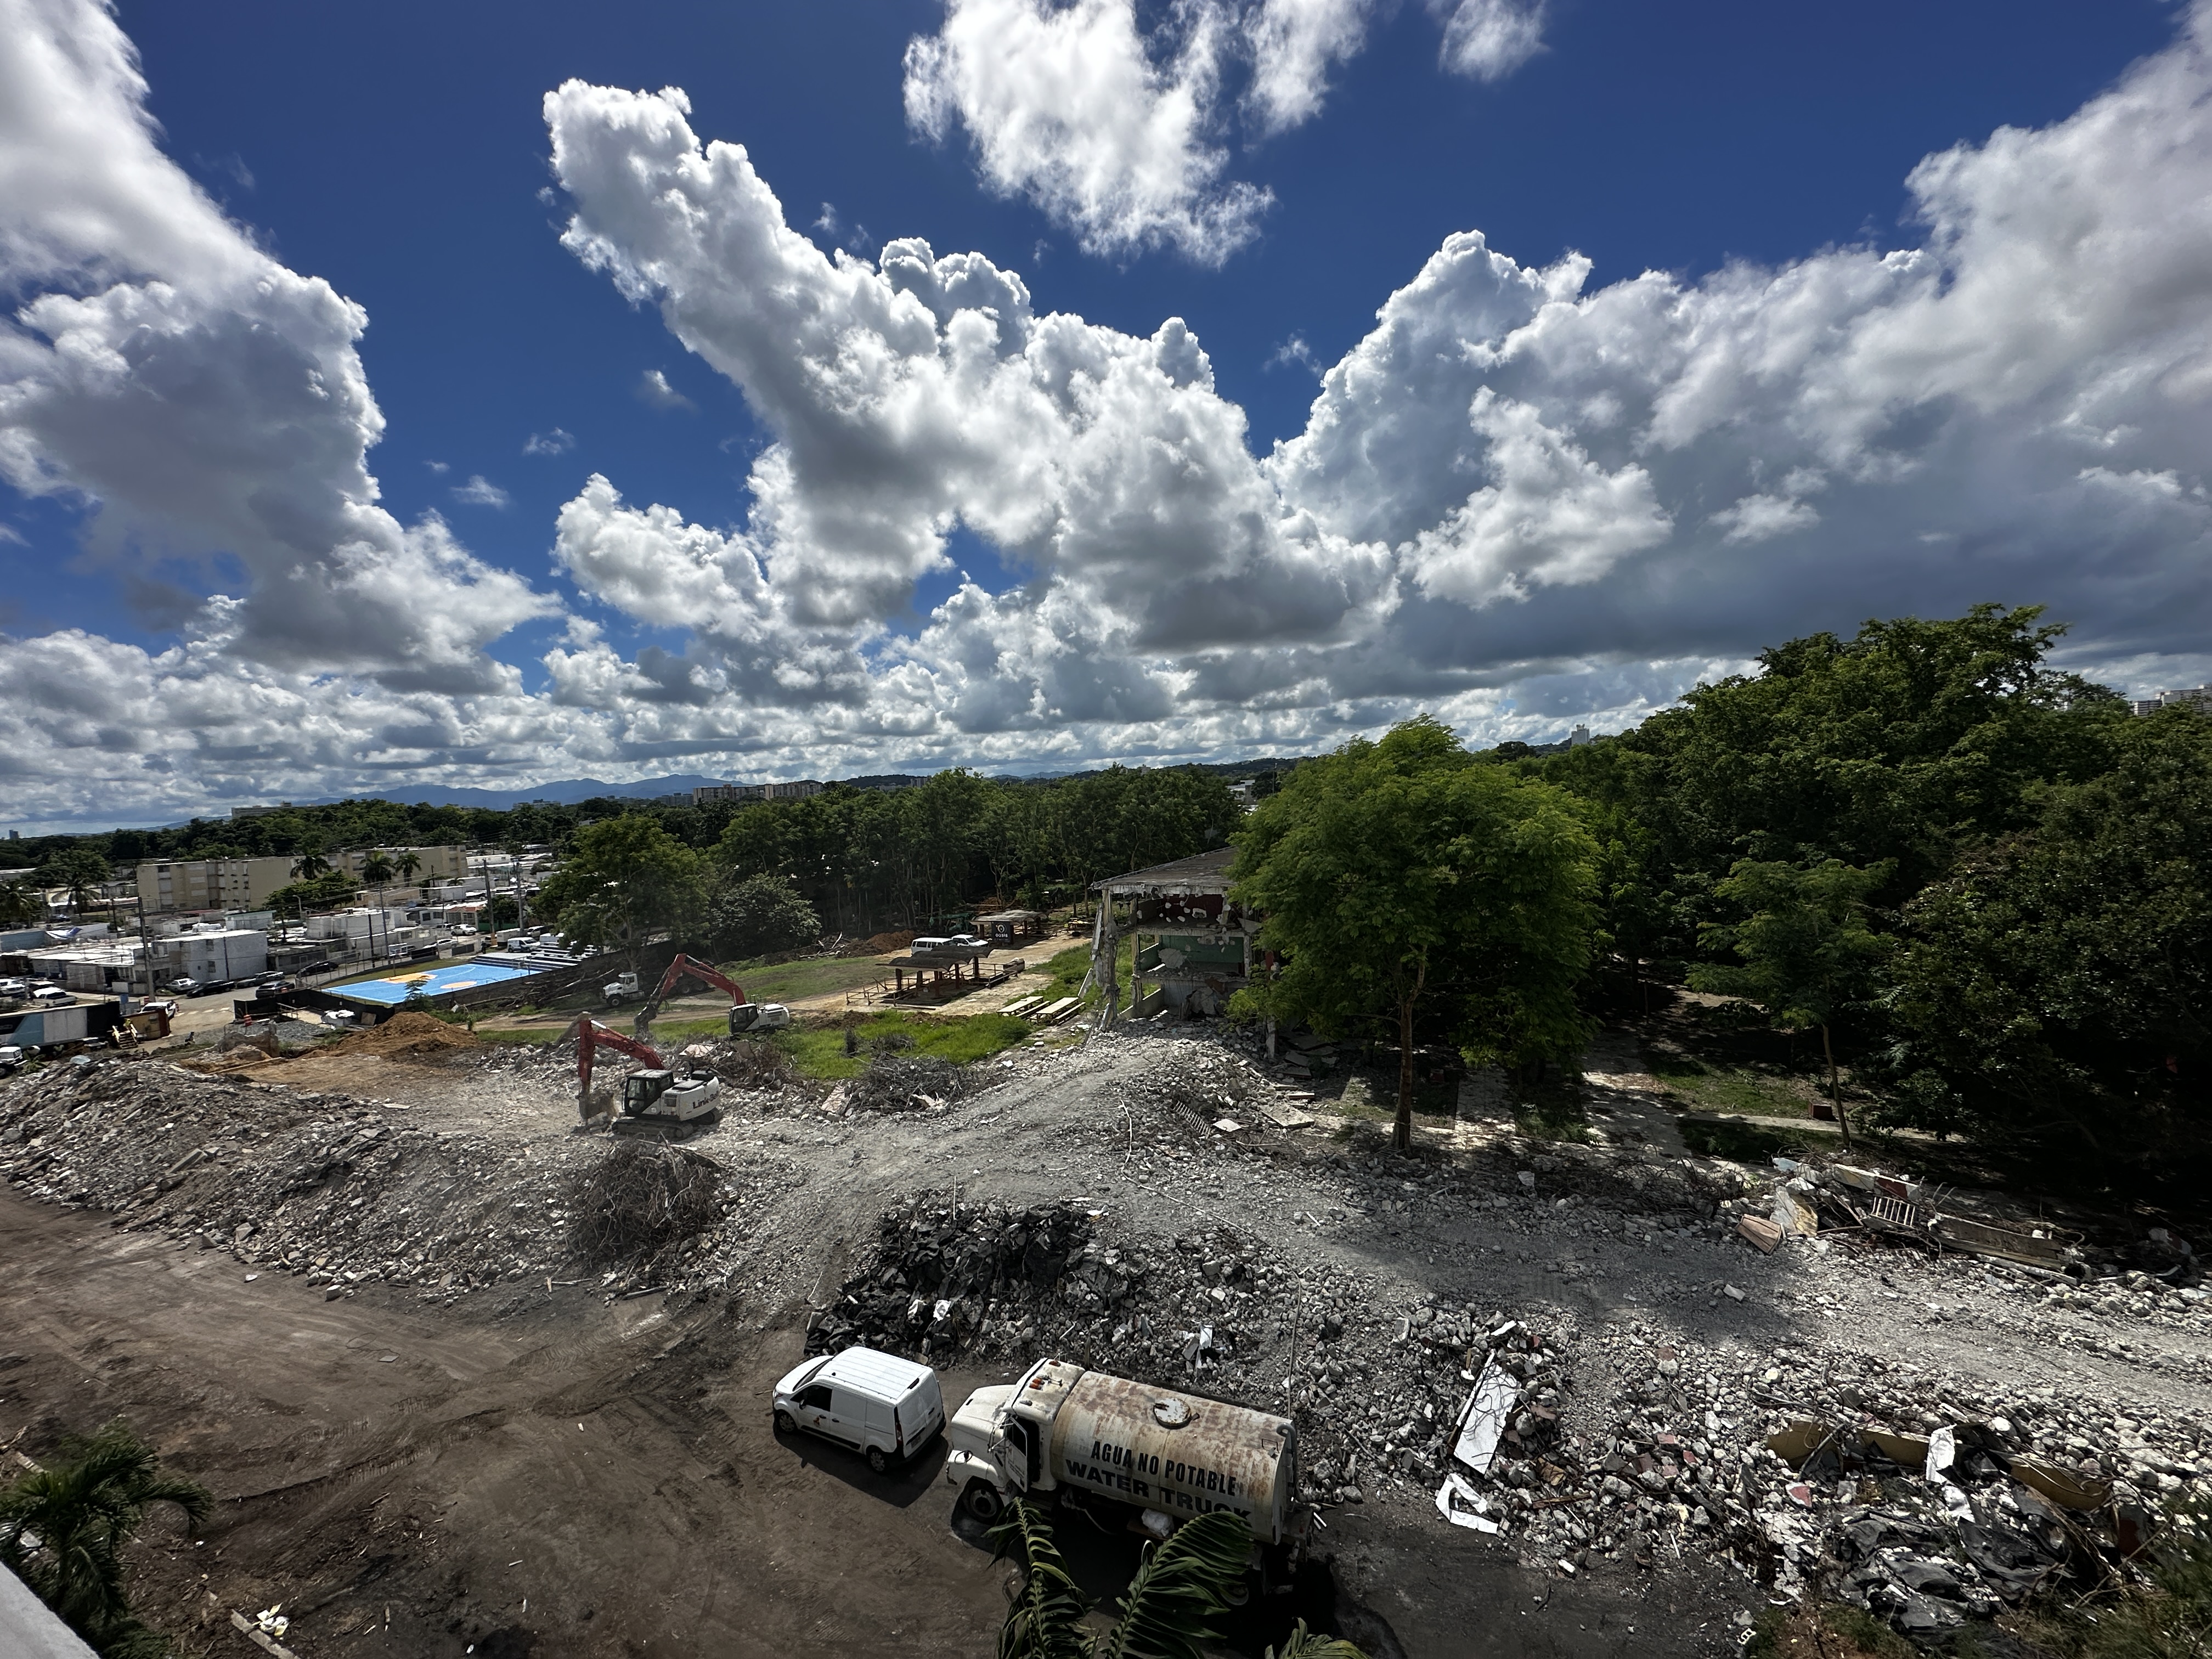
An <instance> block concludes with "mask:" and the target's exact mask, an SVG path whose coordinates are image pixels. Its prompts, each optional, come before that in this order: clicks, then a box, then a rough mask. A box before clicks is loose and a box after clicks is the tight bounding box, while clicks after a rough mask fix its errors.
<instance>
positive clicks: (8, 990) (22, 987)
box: [0, 979, 31, 997]
mask: <svg viewBox="0 0 2212 1659" xmlns="http://www.w3.org/2000/svg"><path fill="white" fill-rule="evenodd" d="M30 994H31V987H30V986H29V985H28V984H27V983H26V982H25V981H22V980H20V979H0V997H27V996H28V995H30Z"/></svg>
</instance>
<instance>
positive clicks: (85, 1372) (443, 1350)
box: [0, 1193, 1004, 1656]
mask: <svg viewBox="0 0 2212 1659" xmlns="http://www.w3.org/2000/svg"><path fill="white" fill-rule="evenodd" d="M0 1259H4V1260H5V1261H6V1262H7V1263H8V1267H7V1270H6V1271H7V1291H6V1294H5V1297H4V1309H5V1317H4V1321H0V1322H4V1324H5V1327H6V1330H7V1334H6V1335H5V1336H4V1337H0V1342H3V1343H4V1344H5V1352H0V1422H5V1423H6V1424H7V1425H8V1427H7V1430H6V1432H7V1433H8V1434H9V1435H11V1436H12V1435H14V1434H15V1433H17V1432H18V1431H21V1430H26V1429H27V1430H28V1431H29V1432H28V1434H27V1437H26V1438H27V1441H28V1442H29V1443H33V1444H40V1443H45V1442H46V1441H48V1440H49V1439H50V1438H51V1436H52V1432H53V1431H55V1430H56V1429H58V1428H61V1427H70V1428H76V1427H83V1426H88V1425H92V1424H94V1423H97V1422H99V1421H100V1420H103V1419H106V1418H107V1417H109V1416H112V1415H114V1414H117V1413H122V1414H125V1415H127V1416H129V1417H130V1418H131V1419H132V1421H133V1422H135V1423H136V1424H137V1425H138V1426H139V1427H140V1429H141V1430H142V1431H143V1432H145V1433H146V1434H147V1435H149V1437H151V1438H152V1439H153V1440H154V1441H155V1443H157V1444H158V1445H159V1446H160V1447H161V1449H162V1451H163V1453H164V1454H165V1455H166V1456H167V1457H168V1458H169V1459H170V1461H171V1462H173V1464H174V1465H175V1466H177V1467H178V1468H183V1469H185V1470H187V1471H189V1472H191V1474H194V1475H195V1476H197V1478H199V1479H200V1480H203V1481H204V1482H206V1483H207V1484H208V1485H209V1486H210V1487H212V1488H213V1490H214V1491H215V1492H216V1497H217V1498H218V1500H219V1501H218V1503H217V1504H216V1511H215V1515H214V1517H213V1519H212V1520H211V1522H210V1524H209V1526H208V1528H207V1534H206V1541H205V1543H204V1545H203V1546H202V1547H198V1548H193V1547H190V1546H189V1545H188V1544H186V1543H185V1542H184V1541H182V1540H181V1539H179V1537H178V1536H177V1534H175V1533H174V1532H173V1530H171V1529H169V1528H167V1527H165V1526H163V1525H161V1524H158V1523H157V1524H156V1525H155V1526H153V1527H152V1528H149V1541H148V1543H147V1545H146V1546H145V1547H143V1549H142V1550H141V1552H140V1554H141V1559H140V1560H139V1562H138V1563H137V1568H136V1571H137V1583H138V1584H139V1585H140V1587H141V1589H140V1595H141V1599H142V1602H143V1607H144V1608H145V1610H146V1612H147V1613H149V1616H150V1617H152V1618H153V1619H154V1620H155V1621H156V1622H157V1623H159V1624H161V1625H162V1626H164V1627H166V1628H167V1629H169V1630H171V1631H173V1632H186V1631H194V1630H197V1631H202V1632H205V1633H206V1635H205V1639H206V1640H207V1641H208V1642H209V1643H210V1650H212V1651H216V1652H228V1651H232V1650H233V1644H235V1643H236V1640H237V1638H235V1637H234V1635H233V1634H232V1633H231V1632H229V1630H228V1610H229V1609H231V1608H234V1607H236V1608H241V1609H244V1610H246V1612H248V1613H252V1612H253V1611H254V1610H256V1609H258V1608H260V1607H266V1606H269V1605H270V1603H271V1602H272V1601H282V1602H283V1603H284V1605H285V1607H286V1610H287V1611H288V1612H289V1613H291V1614H292V1616H293V1618H294V1620H295V1643H296V1644H297V1645H298V1646H299V1647H300V1649H301V1651H303V1652H312V1653H313V1654H315V1655H317V1656H323V1655H342V1654H349V1653H400V1654H421V1655H431V1654H447V1653H452V1654H460V1653H462V1652H464V1651H465V1650H466V1649H467V1648H468V1647H469V1646H470V1644H475V1646H476V1650H477V1652H478V1653H480V1654H484V1653H489V1654H504V1655H509V1656H514V1655H521V1654H526V1653H532V1652H535V1653H539V1654H544V1655H567V1654H576V1655H596V1654H609V1655H613V1654H623V1655H630V1654H647V1653H655V1652H667V1653H675V1652H678V1651H689V1652H695V1653H696V1652H711V1653H716V1654H732V1655H742V1654H762V1655H769V1654H775V1655H784V1654H791V1653H800V1652H806V1653H823V1654H855V1655H858V1654H878V1653H882V1652H884V1651H886V1650H890V1649H894V1648H896V1649H897V1650H901V1651H907V1652H913V1653H917V1654H935V1653H944V1654H971V1653H975V1652H976V1651H977V1650H979V1647H980V1646H981V1644H982V1642H983V1639H984V1638H983V1636H982V1635H981V1633H982V1632H988V1631H991V1630H993V1629H994V1628H995V1627H996V1624H997V1621H998V1620H999V1618H1000V1614H1001V1613H1002V1612H1003V1608H1004V1602H1003V1600H1002V1599H1001V1595H1000V1577H1001V1574H1002V1572H1003V1569H999V1570H994V1569H993V1568H992V1567H991V1566H990V1565H989V1557H988V1555H987V1553H984V1552H981V1551H979V1550H977V1549H976V1548H975V1547H973V1546H972V1545H970V1544H969V1543H967V1542H965V1541H962V1540H961V1539H959V1538H958V1537H957V1536H956V1535H955V1534H954V1533H953V1532H952V1531H951V1528H949V1527H948V1525H947V1524H946V1517H947V1513H948V1510H949V1508H950V1504H949V1503H948V1502H947V1501H946V1500H945V1497H944V1496H943V1495H942V1492H941V1489H940V1488H937V1487H933V1486H931V1485H930V1484H929V1482H930V1480H931V1478H932V1477H933V1474H934V1473H935V1469H936V1467H937V1462H938V1458H939V1456H940V1455H941V1443H940V1445H939V1447H938V1448H935V1449H933V1451H932V1452H931V1453H930V1454H928V1455H927V1456H926V1457H925V1459H924V1460H923V1462H921V1463H920V1464H918V1465H916V1466H915V1467H914V1468H910V1469H909V1470H908V1471H907V1472H906V1473H905V1474H902V1475H899V1476H893V1477H889V1478H878V1477H876V1476H874V1475H872V1474H870V1473H869V1472H868V1470H867V1469H866V1466H865V1465H864V1464H861V1463H860V1462H858V1461H857V1460H856V1459H853V1458H849V1457H848V1456H846V1455H844V1454H842V1452H839V1451H837V1450H836V1449H832V1448H829V1447H826V1446H822V1447H817V1446H814V1445H811V1444H806V1443H797V1444H791V1445H786V1444H781V1443H778V1441H777V1440H776V1438H775V1435H774V1433H773V1432H772V1431H771V1430H770V1428H769V1422H768V1417H767V1412H766V1409H765V1401H766V1399H767V1389H768V1386H769V1384H770V1383H772V1382H773V1381H774V1379H775V1376H776V1375H778V1374H779V1373H780V1371H781V1370H782V1369H783V1368H784V1367H785V1366H786V1365H787V1364H788V1363H790V1362H791V1360H792V1359H793V1358H794V1356H795V1354H796V1351H797V1344H796V1342H795V1341H794V1340H793V1333H792V1332H791V1331H790V1330H789V1329H788V1328H779V1327H775V1326H773V1325H772V1326H771V1327H770V1328H769V1329H767V1330H760V1329H748V1328H741V1327H740V1326H739V1325H738V1323H737V1322H736V1321H735V1320H734V1319H733V1317H732V1313H731V1310H730V1308H729V1306H728V1304H726V1303H724V1302H720V1301H719V1300H717V1301H710V1302H708V1303H706V1304H701V1305H698V1306H695V1307H692V1308H690V1309H686V1310H680V1311H671V1310H666V1309H665V1308H663V1307H661V1306H660V1305H659V1300H660V1299H659V1298H657V1297H648V1298H641V1299H640V1300H638V1301H635V1302H629V1303H616V1304H603V1303H600V1302H599V1300H598V1298H597V1297H590V1296H587V1295H586V1294H585V1293H583V1292H582V1291H568V1292H563V1293H558V1294H557V1299H556V1297H548V1296H547V1295H546V1293H545V1292H544V1290H543V1288H542V1287H540V1288H539V1289H538V1291H536V1292H535V1293H534V1294H532V1295H528V1296H517V1297H512V1298H510V1299H509V1301H508V1303H507V1304H506V1307H505V1309H504V1310H489V1309H485V1310H476V1314H477V1316H473V1317H470V1318H467V1319H457V1318H455V1317H453V1316H452V1315H451V1314H450V1313H447V1314H442V1315H432V1314H428V1313H425V1312H422V1311H419V1310H416V1309H415V1308H414V1307H412V1306H410V1305H405V1304H398V1305H390V1304H387V1303H386V1301H385V1300H384V1299H383V1298H381V1297H380V1294H379V1293H378V1292H377V1291H374V1290H373V1289H372V1290H371V1291H367V1292H364V1293H362V1295H360V1296H359V1297H356V1299H353V1300H350V1301H345V1300H341V1301H334V1302H325V1301H324V1300H323V1299H322V1297H321V1294H320V1292H319V1291H313V1290H311V1289H309V1288H308V1287H307V1285H303V1284H301V1283H300V1282H298V1281H296V1280H295V1279H290V1278H289V1277H288V1276H285V1275H283V1274H281V1273H280V1274H271V1275H264V1276H262V1277H260V1278H258V1279H255V1280H253V1281H252V1283H248V1282H246V1279H245V1276H244V1274H243V1273H241V1272H240V1271H239V1269H238V1267H237V1264H235V1263H234V1262H233V1261H231V1259H230V1258H229V1257H228V1255H222V1254H220V1253H217V1252H214V1251H203V1250H199V1249H179V1248H178V1247H177V1246H175V1245H173V1244H169V1243H165V1242H162V1241H160V1240H158V1239H156V1238H155V1237H151V1236H149V1235H143V1234H123V1233H118V1232H116V1231H111V1230H110V1229H108V1228H107V1227H106V1226H104V1225H100V1223H98V1222H97V1221H96V1220H94V1219H93V1218H90V1217H88V1216H84V1215H64V1214H59V1213H58V1212H54V1211H52V1210H51V1209H47V1208H45V1207H43V1206H35V1205H31V1204H27V1203H25V1202H23V1201H22V1200H20V1199H18V1198H16V1197H15V1196H14V1195H13V1194H7V1193H0ZM974 1380H977V1379H970V1381H971V1382H972V1381H974ZM947 1386H948V1391H950V1389H952V1388H954V1387H956V1386H957V1383H956V1382H948V1385H947Z"/></svg>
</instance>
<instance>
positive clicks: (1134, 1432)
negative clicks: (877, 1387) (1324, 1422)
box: [945, 1359, 1309, 1583]
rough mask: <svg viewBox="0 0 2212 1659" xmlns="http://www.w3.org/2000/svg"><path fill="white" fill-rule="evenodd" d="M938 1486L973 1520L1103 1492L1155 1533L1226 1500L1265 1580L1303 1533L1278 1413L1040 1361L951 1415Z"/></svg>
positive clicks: (1294, 1460) (1286, 1568) (1290, 1445)
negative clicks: (1242, 1523) (1023, 1504)
mask: <svg viewBox="0 0 2212 1659" xmlns="http://www.w3.org/2000/svg"><path fill="white" fill-rule="evenodd" d="M946 1437H947V1439H948V1440H949V1441H950V1442H951V1452H950V1454H949V1455H947V1456H946V1458H945V1484H946V1485H948V1486H951V1487H953V1488H954V1489H955V1490H956V1491H957V1492H959V1493H960V1504H961V1507H962V1508H963V1509H964V1510H967V1511H968V1513H969V1515H971V1516H974V1517H975V1519H977V1520H978V1521H985V1522H988V1521H992V1520H994V1519H996V1518H997V1516H999V1514H1000V1511H1001V1510H1003V1509H1004V1507H1005V1505H1006V1504H1007V1503H1008V1502H1009V1501H1010V1500H1012V1499H1013V1498H1030V1499H1031V1500H1033V1501H1036V1502H1042V1503H1044V1504H1054V1503H1057V1502H1059V1501H1060V1500H1062V1499H1063V1498H1069V1497H1073V1498H1075V1499H1076V1501H1078V1502H1079V1503H1084V1504H1089V1505H1091V1507H1093V1508H1094V1509H1096V1508H1097V1506H1098V1502H1099V1500H1101V1499H1104V1500H1110V1502H1111V1503H1113V1504H1121V1505H1126V1506H1127V1508H1128V1509H1129V1510H1134V1511H1136V1512H1137V1516H1136V1517H1135V1518H1137V1519H1138V1520H1139V1523H1140V1524H1141V1525H1142V1526H1143V1528H1145V1529H1146V1530H1147V1531H1150V1532H1152V1533H1153V1534H1155V1535H1160V1534H1164V1533H1165V1532H1166V1531H1168V1530H1169V1529H1170V1528H1171V1527H1172V1526H1173V1525H1174V1524H1175V1523H1178V1522H1183V1521H1187V1520H1188V1519H1190V1517H1191V1516H1195V1515H1205V1514H1207V1513H1209V1512H1211V1511H1212V1510H1235V1511H1237V1513H1238V1514H1239V1515H1242V1516H1243V1517H1244V1519H1245V1520H1246V1521H1247V1522H1249V1523H1250V1525H1251V1528H1252V1539H1253V1547H1254V1554H1255V1558H1256V1559H1255V1563H1254V1565H1255V1566H1256V1567H1258V1568H1259V1569H1260V1571H1261V1577H1262V1580H1263V1583H1264V1582H1269V1581H1272V1582H1273V1583H1288V1582H1289V1580H1290V1577H1291V1574H1292V1573H1293V1572H1294V1571H1296V1569H1297V1558H1298V1556H1299V1554H1300V1553H1302V1552H1303V1550H1304V1543H1305V1528H1306V1522H1307V1520H1308V1518H1309V1513H1308V1511H1307V1510H1306V1509H1305V1507H1304V1505H1303V1504H1299V1503H1298V1502H1297V1486H1298V1441H1297V1428H1296V1427H1295V1425H1292V1423H1291V1420H1290V1419H1288V1418H1287V1417H1274V1416H1271V1415H1269V1414H1268V1413H1266V1412H1258V1411H1253V1410H1251V1409H1250V1408H1249V1407H1243V1406H1231V1405H1225V1404H1224V1403H1223V1402H1222V1401H1218V1400H1208V1399H1206V1398H1204V1397H1203V1396H1201V1395H1190V1394H1182V1393H1179V1392H1177V1391H1176V1390H1175V1389H1159V1388H1153V1387H1152V1386H1150V1385H1149V1384H1146V1383H1132V1382H1130V1381H1129V1380H1128V1379H1127V1378H1126V1377H1120V1376H1108V1375H1107V1374H1106V1373H1105V1372H1103V1371H1094V1370H1086V1369H1085V1368H1084V1367H1083V1366H1081V1365H1077V1364H1071V1363H1070V1362H1068V1361H1066V1360H1060V1359H1040V1360H1039V1361H1037V1363H1036V1364H1034V1365H1032V1366H1031V1367H1030V1369H1029V1370H1026V1371H1024V1372H1023V1373H1022V1375H1021V1376H1020V1378H1019V1379H1018V1381H1016V1382H1014V1383H1011V1384H1008V1385H1006V1386H1002V1387H998V1388H988V1389H976V1390H975V1393H973V1394H971V1395H969V1396H968V1399H967V1401H966V1403H965V1404H963V1406H962V1407H960V1409H959V1410H958V1411H957V1412H955V1413H953V1414H952V1423H951V1428H950V1429H949V1430H948V1431H947V1433H946Z"/></svg>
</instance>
